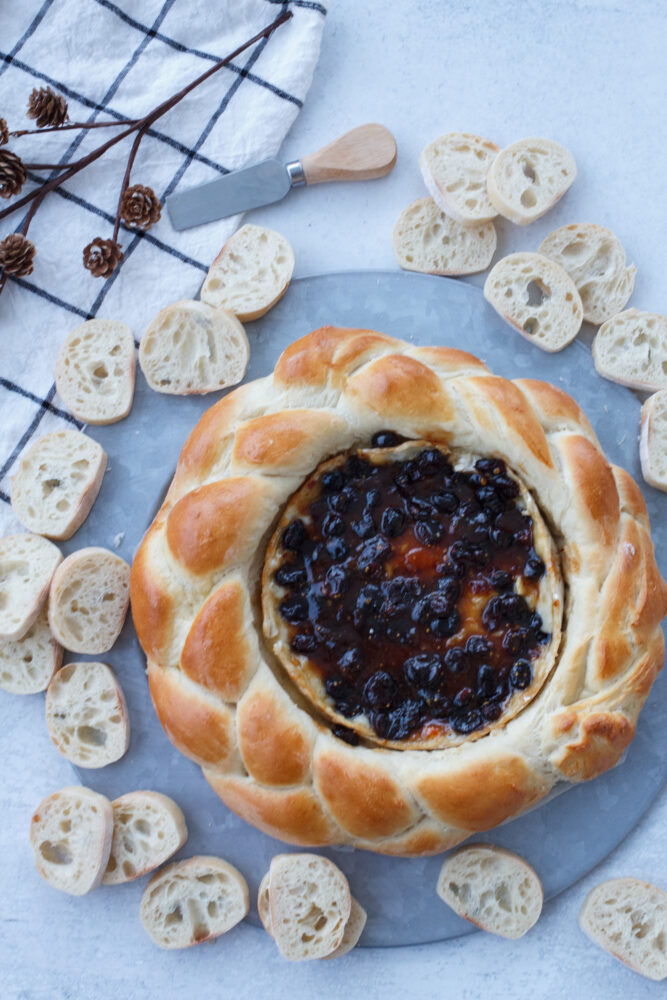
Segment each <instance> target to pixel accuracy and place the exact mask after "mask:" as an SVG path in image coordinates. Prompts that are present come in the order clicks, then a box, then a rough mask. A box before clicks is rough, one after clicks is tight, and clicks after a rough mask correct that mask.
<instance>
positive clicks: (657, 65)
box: [0, 0, 667, 1000]
mask: <svg viewBox="0 0 667 1000" xmlns="http://www.w3.org/2000/svg"><path fill="white" fill-rule="evenodd" d="M331 7H332V10H331V13H330V16H329V22H328V25H327V28H326V30H325V38H324V43H323V51H322V58H321V62H320V66H319V69H318V72H317V74H316V78H315V81H314V84H313V88H312V90H311V93H310V96H309V98H308V102H307V105H306V107H305V108H304V111H303V113H302V114H301V115H300V117H299V118H298V120H297V123H296V125H295V126H294V129H293V130H292V133H291V135H290V137H289V138H288V141H287V143H286V145H285V150H284V152H285V155H286V157H287V158H293V157H294V156H298V155H300V154H302V153H305V152H309V151H310V150H311V149H314V148H317V147H318V146H319V145H321V144H323V143H324V142H326V141H328V140H329V139H330V138H331V137H332V136H333V135H335V134H336V133H337V132H340V131H344V130H345V129H347V128H349V127H351V126H353V125H356V124H358V123H361V122H363V121H372V120H376V121H381V122H383V123H384V124H386V125H388V126H390V127H391V128H392V129H393V130H394V132H395V134H396V138H397V141H398V144H399V161H398V165H397V167H396V169H395V171H394V173H393V174H392V175H391V176H390V177H389V178H387V179H386V180H384V181H381V182H378V183H377V184H376V185H359V186H358V187H354V186H347V187H346V188H342V187H335V186H330V187H326V188H325V187H322V188H320V189H312V190H308V189H307V190H302V191H299V192H295V193H294V195H293V196H292V198H291V199H290V201H289V202H285V203H283V204H282V205H278V206H274V207H272V208H269V209H266V210H263V211H262V212H255V213H253V216H252V219H253V221H261V222H262V223H264V224H266V225H270V226H275V227H276V228H279V229H280V230H281V231H282V232H284V233H285V235H286V236H287V237H288V238H289V239H290V241H291V242H292V245H293V247H294V250H295V254H296V259H297V273H298V274H312V273H318V272H323V271H327V270H339V269H341V268H345V267H349V268H358V267H394V266H395V262H394V258H393V253H392V250H391V229H392V226H393V223H394V220H395V218H396V216H397V215H398V213H399V212H400V210H401V209H402V208H403V207H404V206H405V205H406V204H407V203H408V202H409V201H411V200H413V199H414V198H417V197H421V196H422V195H423V194H424V191H423V187H422V183H421V179H420V176H419V171H418V169H417V163H416V161H417V156H418V154H419V151H420V149H421V148H422V147H423V145H425V143H426V142H428V141H429V140H430V139H431V138H433V137H434V136H435V135H438V134H439V133H440V132H444V131H451V130H453V129H462V130H468V131H475V132H479V133H480V134H482V135H487V136H488V137H490V138H492V139H494V140H495V141H496V142H498V143H499V144H500V145H504V144H506V143H508V142H510V141H512V140H513V139H516V138H519V137H521V136H524V135H531V134H538V135H539V134H542V135H546V136H550V137H553V138H555V139H557V140H559V141H561V142H563V143H564V144H565V145H566V146H568V147H569V148H570V149H571V150H572V152H573V153H574V155H575V158H576V160H577V164H578V167H579V176H578V179H577V181H576V182H575V185H574V186H573V188H572V189H571V191H570V192H569V193H568V195H567V196H566V198H565V199H564V200H563V201H562V202H561V203H560V204H559V205H558V206H557V208H556V209H555V210H554V211H553V212H552V213H551V214H550V215H548V216H547V217H546V218H544V219H542V220H540V221H539V222H537V223H535V224H534V225H533V226H531V227H528V228H525V229H516V228H514V227H512V226H510V225H509V224H502V225H500V226H499V237H500V238H499V253H507V252H509V251H511V250H514V249H518V248H526V249H533V248H536V247H537V246H538V245H539V243H540V242H541V240H542V238H543V236H544V235H545V234H546V233H547V232H549V231H550V230H551V229H552V228H555V227H556V226H558V225H562V224H564V223H567V222H575V221H595V222H599V223H602V224H604V225H608V226H610V227H611V228H613V229H614V230H615V231H616V232H617V233H618V235H619V236H620V237H621V239H622V241H623V243H624V245H625V246H626V249H627V251H628V256H629V258H630V259H631V260H633V261H634V262H635V263H636V265H637V267H638V271H639V273H638V277H637V283H636V289H635V293H634V296H633V299H632V305H635V306H637V307H638V308H643V309H651V310H656V311H662V312H664V311H665V310H666V309H667V304H666V303H665V288H664V261H665V259H667V226H666V225H665V223H666V221H667V219H666V218H665V209H664V192H663V186H664V177H665V176H666V175H667V144H665V141H664V135H663V129H662V127H661V124H660V123H661V122H662V121H663V118H664V51H665V45H666V43H667V13H666V12H665V8H664V5H663V4H659V3H657V2H653V0H651V2H649V0H634V2H630V0H577V2H551V3H550V2H541V3H538V2H535V0H526V2H522V3H518V2H516V0H515V2H509V0H494V2H491V0H483V2H482V0H481V2H478V3H466V4H463V3H458V2H456V3H455V2H449V0H443V2H438V0H421V2H419V3H418V2H417V0H406V2H405V3H402V4H387V3H386V2H385V0H367V2H366V3H364V4H359V3H357V2H356V0H332V4H331ZM470 280H471V281H472V282H473V283H475V284H481V279H480V278H474V279H470ZM509 343H510V344H511V342H509ZM629 432H633V429H631V428H629ZM0 762H1V763H0V775H1V779H0V780H1V781H2V793H1V796H0V801H1V814H0V815H1V820H2V821H1V822H0V886H1V887H2V892H1V893H0V921H1V928H2V929H1V932H0V965H1V968H2V975H1V977H0V996H1V997H2V998H3V1000H5V998H6V1000H19V998H21V1000H60V998H71V1000H89V998H90V997H93V996H95V997H96V998H99V1000H106V998H111V997H114V998H115V997H117V996H122V997H124V998H125V1000H135V998H137V1000H139V998H144V997H156V996H157V997H165V998H171V997H178V996H181V995H183V994H184V993H185V994H187V995H188V996H190V997H197V998H201V1000H209V998H213V997H215V998H219V997H225V996H234V997H242V998H245V997H248V998H249V997H253V998H254V997H259V996H269V995H272V996H275V997H282V996H290V997H293V998H295V1000H296V998H300V997H311V996H326V997H329V996H331V997H338V996H343V995H345V996H346V997H364V1000H380V998H382V1000H392V998H395V997H396V998H398V997H401V996H404V995H406V994H414V993H415V992H416V991H418V992H419V994H420V995H433V996H438V997H450V996H451V997H454V996H455V997H457V998H458V1000H477V998H480V997H484V998H495V997H500V998H505V997H508V998H509V997H512V998H518V997H520V998H523V997H526V998H527V997H531V998H532V997H535V996H537V997H540V998H544V1000H551V998H556V997H558V998H560V997H562V996H564V995H570V996H573V997H588V998H598V997H599V998H602V997H604V998H606V1000H621V998H623V1000H626V998H627V997H632V998H633V1000H634V998H637V1000H643V998H657V997H658V996H662V995H663V993H664V984H662V985H661V984H658V983H651V982H648V981H646V980H642V979H640V978H639V977H638V976H636V975H634V974H633V973H631V972H630V971H628V970H626V969H624V968H623V967H622V966H621V965H619V964H618V963H615V962H614V961H613V960H611V959H610V958H608V957H607V956H606V955H604V954H603V953H602V952H599V951H598V950H597V949H596V948H594V947H593V946H592V945H591V944H590V943H589V942H588V940H587V939H586V938H585V937H584V936H583V935H582V934H581V932H580V931H579V929H578V927H577V922H576V918H577V913H578V910H579V907H580V905H581V902H582V901H583V898H584V896H585V893H586V892H587V890H588V889H589V888H590V887H591V886H592V885H593V884H595V882H597V881H599V880H601V879H603V878H609V877H613V876H616V875H627V874H632V875H636V876H638V877H640V878H645V879H648V880H652V881H656V882H658V883H659V884H662V885H663V886H664V885H667V870H666V869H667V865H666V863H665V851H664V837H665V834H664V831H665V828H666V826H667V797H666V796H665V793H664V790H663V793H662V795H661V796H660V797H659V799H658V800H657V801H656V803H655V804H654V806H653V807H652V809H651V810H650V811H649V813H648V814H647V815H646V817H645V818H644V819H643V820H642V822H641V823H640V824H639V826H638V827H637V828H636V829H635V831H634V832H633V833H632V834H631V835H630V836H629V837H628V838H627V839H626V840H625V841H624V843H623V844H622V845H621V846H620V847H619V848H618V849H617V850H616V851H614V852H613V853H612V855H611V856H610V857H609V858H608V859H607V860H606V861H605V862H604V863H603V864H601V865H600V866H599V867H598V868H597V869H596V870H595V871H594V872H592V873H591V874H590V875H589V876H587V877H586V879H584V880H582V881H581V882H580V883H578V884H577V885H575V886H574V887H573V888H572V889H570V890H568V891H567V892H565V893H564V894H563V895H562V896H560V897H559V898H558V899H556V900H555V901H553V902H552V903H550V904H548V905H547V906H546V907H545V911H544V913H543V915H542V918H541V920H540V922H539V923H538V925H537V926H536V927H535V928H534V929H533V930H532V931H531V932H530V934H529V935H528V936H527V937H525V938H524V939H522V940H521V941H518V942H506V941H502V940H499V939H494V938H491V937H488V936H484V935H482V934H474V935H470V936H468V937H465V938H460V939H457V940H454V941H450V942H447V943H445V944H436V945H428V946H423V947H414V948H404V949H395V950H393V951H388V950H369V949H365V950H360V951H358V952H355V953H352V954H351V955H350V956H348V957H347V958H346V959H344V960H342V961H340V962H337V963H329V962H326V963H313V964H305V965H288V964H287V963H285V962H284V961H282V960H281V959H280V957H279V956H278V955H277V953H276V950H275V948H274V947H273V946H272V945H271V943H270V941H269V940H268V939H267V938H266V937H265V936H264V935H263V934H262V933H261V932H260V931H258V930H256V929H255V928H253V927H250V926H245V925H243V926H241V927H238V928H236V929H235V930H234V931H232V932H231V933H230V934H229V935H227V936H226V937H225V938H224V939H222V940H220V941H218V942H217V943H214V944H212V945H205V946H202V947H200V948H197V949H193V950H191V951H188V952H184V953H162V952H158V951H157V950H156V949H154V948H153V946H152V945H151V943H150V941H149V940H148V939H147V938H146V936H145V935H144V932H143V931H142V929H141V926H140V924H139V919H138V904H139V898H140V895H141V888H142V887H141V885H130V886H126V887H122V888H119V889H109V890H107V889H104V890H100V891H99V892H96V893H93V894H91V895H90V896H88V897H84V898H82V899H73V898H69V897H66V896H64V895H60V894H58V893H56V892H54V891H53V890H51V889H49V887H48V886H46V885H45V884H43V883H42V882H41V881H40V880H39V878H38V876H37V875H36V873H35V871H34V868H33V865H32V859H31V852H30V848H29V845H28V838H27V831H28V823H29V818H30V814H31V811H32V808H33V807H34V806H35V805H36V804H37V803H38V802H39V801H40V799H41V798H42V797H43V796H44V795H46V794H48V793H49V792H51V791H53V790H54V789H55V788H58V787H60V786H62V785H65V784H68V783H71V782H72V781H73V780H75V779H74V776H73V774H72V772H71V770H70V768H69V765H68V764H67V763H66V762H65V761H64V760H62V759H61V758H60V757H59V756H58V755H57V754H56V752H55V751H54V750H53V748H52V746H51V744H50V742H49V740H48V737H47V735H46V731H45V727H44V721H43V699H42V698H41V697H35V698H30V699H16V698H11V697H10V696H8V695H4V694H2V695H0ZM425 891H426V892H430V891H431V887H430V886H429V887H425Z"/></svg>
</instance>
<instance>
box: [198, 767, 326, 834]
mask: <svg viewBox="0 0 667 1000" xmlns="http://www.w3.org/2000/svg"><path fill="white" fill-rule="evenodd" d="M204 777H205V778H206V780H207V781H208V783H209V784H210V786H211V788H213V790H214V791H215V792H216V793H217V794H218V795H219V796H220V798H221V799H222V801H223V802H224V803H225V805H226V806H228V807H229V808H230V809H231V810H232V812H235V813H236V815H237V816H240V817H241V819H244V820H246V821H247V822H248V823H251V824H252V825H253V826H256V827H257V828H258V829H259V830H262V831H263V832H264V833H268V834H269V835H270V836H272V837H279V838H280V840H286V841H287V842H288V843H289V844H297V845H299V846H301V847H320V846H322V845H324V844H331V843H336V842H337V840H338V839H339V831H338V829H337V827H336V826H335V824H334V823H332V822H331V821H330V820H329V819H328V817H327V816H326V815H325V813H324V811H323V809H322V806H321V805H320V802H319V799H318V798H317V796H316V795H315V794H314V793H313V792H312V791H311V790H310V789H309V788H304V787H302V788H297V789H285V790H283V789H275V788H263V787H262V786H261V785H258V784H257V783H256V782H255V781H253V780H252V779H251V778H239V777H236V776H232V775H229V776H227V775H223V774H219V773H218V772H216V771H212V770H207V769H204Z"/></svg>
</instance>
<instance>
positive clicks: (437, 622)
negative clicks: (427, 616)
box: [428, 611, 461, 639]
mask: <svg viewBox="0 0 667 1000" xmlns="http://www.w3.org/2000/svg"><path fill="white" fill-rule="evenodd" d="M428 627H429V631H431V632H432V633H433V635H437V636H438V638H439V639H448V638H449V636H450V635H454V634H455V633H456V632H458V630H459V629H460V628H461V619H460V617H459V613H458V611H452V612H451V613H450V614H448V615H443V616H442V617H441V618H432V619H431V621H430V622H429V626H428Z"/></svg>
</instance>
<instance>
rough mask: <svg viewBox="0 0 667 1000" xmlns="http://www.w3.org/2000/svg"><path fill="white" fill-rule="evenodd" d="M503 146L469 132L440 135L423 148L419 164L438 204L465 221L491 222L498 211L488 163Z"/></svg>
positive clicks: (465, 222) (470, 223) (468, 222)
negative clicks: (491, 196) (488, 179)
mask: <svg viewBox="0 0 667 1000" xmlns="http://www.w3.org/2000/svg"><path fill="white" fill-rule="evenodd" d="M499 152H500V149H499V147H498V146H496V144H495V143H494V142H490V141H489V139H482V138H481V136H478V135H470V134H469V133H467V132H449V133H448V134H447V135H441V136H439V137H438V138H437V139H434V140H433V142H430V143H429V144H428V146H426V148H425V149H424V150H423V151H422V154H421V156H420V157H419V168H420V170H421V172H422V177H423V178H424V183H425V184H426V187H427V190H428V192H429V194H430V195H431V197H432V198H433V200H434V201H435V203H436V205H437V206H438V207H439V208H440V209H442V211H443V212H446V214H447V215H448V216H450V218H452V219H454V220H455V221H456V222H460V223H462V224H463V225H473V226H474V225H476V224H477V223H479V222H490V221H491V219H493V218H495V216H496V215H497V214H498V212H497V210H496V209H495V208H494V206H493V205H492V204H491V202H490V200H489V196H488V194H487V190H486V176H487V174H488V171H489V167H490V166H491V164H492V163H493V161H494V160H495V158H496V156H497V155H498V153H499Z"/></svg>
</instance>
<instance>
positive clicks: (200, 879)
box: [140, 856, 248, 948]
mask: <svg viewBox="0 0 667 1000" xmlns="http://www.w3.org/2000/svg"><path fill="white" fill-rule="evenodd" d="M247 912H248V884H247V882H246V880H245V879H244V878H243V875H241V873H240V872H239V871H237V869H236V868H234V867H233V865H230V864H228V863H227V862H226V861H223V860H222V859H221V858H212V857H205V856H199V857H194V858H189V859H188V860H187V861H175V862H173V863H172V864H170V865H167V867H166V868H163V869H162V870H161V871H159V872H157V874H155V875H154V876H153V878H152V879H151V880H150V882H149V883H148V885H147V886H146V890H145V892H144V894H143V896H142V899H141V909H140V916H141V922H142V924H143V925H144V929H145V930H146V931H147V932H148V934H150V936H151V938H152V939H153V941H154V942H155V944H156V945H157V946H158V947H159V948H189V947H190V945H193V944H201V942H202V941H210V940H211V938H215V937H219V936H220V934H224V933H225V931H228V930H230V929H231V928H232V927H234V926H235V925H236V924H238V923H239V921H241V920H243V918H244V917H245V915H246V913H247Z"/></svg>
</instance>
